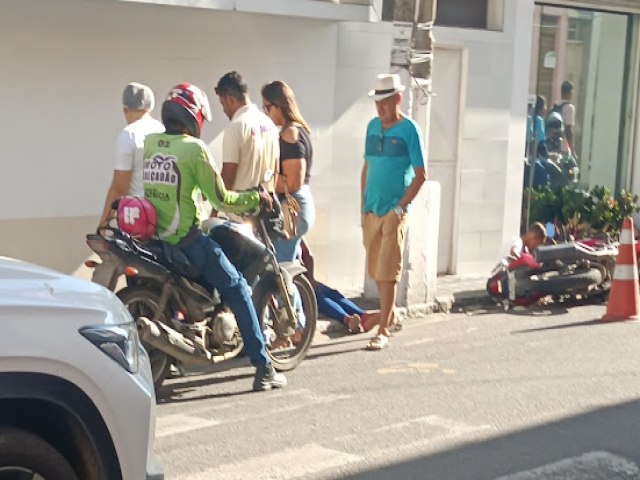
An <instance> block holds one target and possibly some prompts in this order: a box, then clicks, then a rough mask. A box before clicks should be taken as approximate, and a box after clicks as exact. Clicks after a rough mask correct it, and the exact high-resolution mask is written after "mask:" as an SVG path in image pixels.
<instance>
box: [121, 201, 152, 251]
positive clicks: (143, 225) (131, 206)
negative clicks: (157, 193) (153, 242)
mask: <svg viewBox="0 0 640 480" xmlns="http://www.w3.org/2000/svg"><path fill="white" fill-rule="evenodd" d="M156 224H157V217H156V209H155V208H153V205H152V204H151V202H150V201H149V200H147V199H146V198H137V197H122V198H121V199H120V202H119V203H118V228H120V230H122V231H123V232H124V233H126V234H128V235H130V236H132V237H133V238H135V239H136V240H139V241H141V242H146V241H148V240H150V239H151V237H153V235H154V234H155V232H156Z"/></svg>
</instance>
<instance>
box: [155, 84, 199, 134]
mask: <svg viewBox="0 0 640 480" xmlns="http://www.w3.org/2000/svg"><path fill="white" fill-rule="evenodd" d="M185 114H187V115H185ZM205 120H207V121H209V122H210V121H211V107H210V106H209V99H208V98H207V95H206V94H205V93H204V92H203V91H202V90H201V89H200V88H199V87H196V86H195V85H192V84H190V83H181V84H180V85H176V86H175V87H173V88H172V89H171V91H170V92H169V95H167V99H166V100H165V102H164V103H163V104H162V123H164V124H165V126H167V123H168V122H172V121H173V122H179V123H180V124H182V125H184V126H186V127H187V128H188V130H189V134H190V135H192V136H194V137H198V138H199V137H200V133H201V132H202V125H203V123H204V121H205Z"/></svg>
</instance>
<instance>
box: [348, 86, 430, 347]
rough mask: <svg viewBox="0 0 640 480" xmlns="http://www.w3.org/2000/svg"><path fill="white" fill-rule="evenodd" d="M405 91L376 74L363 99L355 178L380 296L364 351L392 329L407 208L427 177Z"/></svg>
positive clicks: (383, 342) (370, 268)
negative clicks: (404, 106)
mask: <svg viewBox="0 0 640 480" xmlns="http://www.w3.org/2000/svg"><path fill="white" fill-rule="evenodd" d="M404 89H405V87H404V85H402V84H401V83H400V77H399V76H398V75H396V74H391V75H389V74H381V75H378V78H377V79H376V83H375V89H374V90H371V91H370V92H369V97H371V98H373V99H374V100H375V102H376V110H377V112H378V116H377V117H375V118H374V119H373V120H371V121H370V122H369V125H368V126H367V137H366V143H365V154H364V159H365V162H364V165H363V167H362V175H361V180H360V186H361V195H362V197H361V198H362V203H361V206H362V208H361V212H362V232H363V239H364V247H365V249H366V251H367V272H368V273H369V276H370V277H371V278H372V279H373V280H375V282H376V287H377V288H378V295H379V297H380V327H379V329H378V334H377V335H376V336H375V337H373V338H372V339H371V341H370V342H369V344H368V345H367V348H368V349H369V350H381V349H383V348H385V347H386V346H387V344H388V343H389V334H390V332H389V328H390V327H392V326H394V325H395V324H396V323H397V321H396V319H395V311H394V310H395V303H396V294H397V285H398V280H400V274H401V272H402V250H403V248H404V236H405V230H406V222H407V218H406V217H407V209H408V207H409V204H410V203H411V202H412V201H413V199H414V198H415V196H416V195H417V194H418V192H419V191H420V188H421V187H422V184H423V183H424V182H425V180H426V178H427V176H426V171H425V155H424V149H423V142H422V135H421V133H420V129H419V127H418V125H417V124H416V123H415V122H414V121H413V120H411V119H410V118H407V117H406V116H405V115H404V114H403V113H402V112H401V111H400V103H401V101H402V92H403V91H404Z"/></svg>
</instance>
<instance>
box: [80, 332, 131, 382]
mask: <svg viewBox="0 0 640 480" xmlns="http://www.w3.org/2000/svg"><path fill="white" fill-rule="evenodd" d="M79 332H80V333H81V334H82V336H84V337H85V338H86V339H87V340H89V341H90V342H91V343H93V344H94V345H95V346H96V347H98V348H99V349H100V350H102V351H103V352H104V353H106V354H107V355H109V356H110V357H111V358H112V359H114V360H115V361H116V362H118V363H119V364H120V365H121V366H122V367H123V368H125V369H126V370H127V371H128V372H130V373H137V372H138V355H139V353H140V348H141V345H140V340H139V339H138V330H137V328H136V324H135V322H127V323H121V324H118V325H97V326H93V327H83V328H81V329H80V330H79Z"/></svg>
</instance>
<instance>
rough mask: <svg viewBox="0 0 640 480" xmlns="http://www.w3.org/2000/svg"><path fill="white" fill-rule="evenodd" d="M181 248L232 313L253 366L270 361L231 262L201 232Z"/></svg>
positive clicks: (241, 280)
mask: <svg viewBox="0 0 640 480" xmlns="http://www.w3.org/2000/svg"><path fill="white" fill-rule="evenodd" d="M181 249H182V251H183V252H184V253H185V255H186V256H187V257H188V258H189V261H190V262H191V263H192V264H193V266H194V267H195V268H196V270H198V272H199V274H200V275H201V277H202V278H203V279H204V280H205V282H207V283H208V284H209V286H210V287H211V288H215V289H217V290H218V292H219V293H220V296H221V297H222V299H223V301H224V303H225V304H226V305H227V306H229V308H231V310H232V311H233V313H234V314H235V316H236V319H237V320H238V327H239V328H240V334H241V335H242V340H243V341H244V348H245V351H246V352H247V355H248V356H249V359H250V360H251V363H252V364H253V365H254V366H256V367H257V366H258V365H267V364H268V363H270V362H269V357H267V351H266V349H265V345H264V337H263V335H262V332H260V323H259V321H258V315H257V314H256V309H255V307H254V306H253V303H252V302H251V296H250V295H249V288H248V287H247V282H246V280H245V279H244V277H243V276H242V274H241V273H240V272H238V270H237V269H236V267H234V266H233V265H232V264H231V262H230V261H229V259H228V258H227V256H226V255H225V254H224V252H223V251H222V248H220V245H218V244H217V243H216V242H214V241H213V240H212V239H210V238H209V237H207V236H205V235H201V236H200V237H199V238H198V239H197V240H196V241H194V242H193V243H191V244H190V245H188V246H186V247H181Z"/></svg>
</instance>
